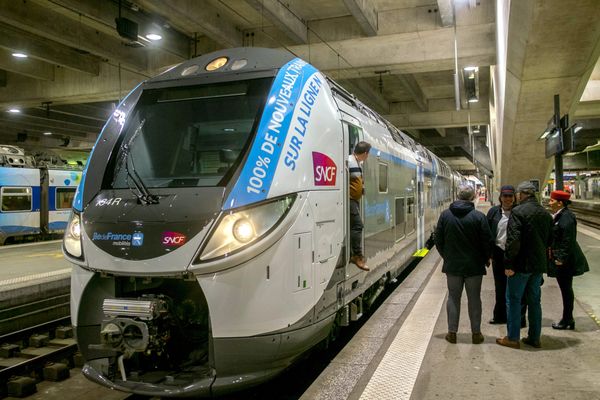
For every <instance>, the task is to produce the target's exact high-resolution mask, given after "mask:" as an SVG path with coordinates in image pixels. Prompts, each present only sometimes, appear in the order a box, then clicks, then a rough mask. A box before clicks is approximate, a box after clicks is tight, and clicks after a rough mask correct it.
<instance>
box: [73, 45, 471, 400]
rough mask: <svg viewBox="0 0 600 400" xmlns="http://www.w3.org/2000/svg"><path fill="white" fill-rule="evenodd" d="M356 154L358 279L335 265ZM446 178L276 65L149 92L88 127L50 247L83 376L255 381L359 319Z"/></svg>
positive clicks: (178, 80) (229, 65)
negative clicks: (64, 264) (56, 241)
mask: <svg viewBox="0 0 600 400" xmlns="http://www.w3.org/2000/svg"><path fill="white" fill-rule="evenodd" d="M361 140H364V141H367V142H369V143H370V144H371V145H372V149H371V151H370V156H369V158H368V160H367V161H366V162H365V163H364V168H363V170H364V177H365V188H366V190H365V196H364V197H363V200H362V201H361V207H362V214H363V220H364V225H365V228H364V232H363V236H364V247H363V248H364V252H365V256H366V259H367V264H368V266H369V267H370V271H369V272H365V271H362V270H360V269H358V268H357V267H356V266H355V265H354V264H351V263H349V259H350V254H349V251H350V250H349V237H350V235H349V231H350V227H349V217H348V215H349V208H348V207H349V206H348V198H349V188H348V182H349V180H348V169H347V164H346V160H347V158H348V156H349V154H352V150H353V148H354V145H355V144H356V143H357V142H358V141H361ZM461 180H462V177H461V176H460V175H459V174H457V173H456V172H453V171H452V170H451V169H450V168H449V167H448V165H447V164H445V163H444V162H443V161H442V160H440V159H438V158H436V157H435V156H434V155H433V154H432V153H431V152H429V151H428V150H427V149H425V148H424V147H422V146H421V145H420V144H418V143H416V142H415V141H413V139H411V138H410V137H408V136H407V135H405V134H404V133H402V132H401V131H399V130H398V129H396V128H395V127H393V126H392V125H391V124H389V123H388V122H387V121H385V120H384V119H382V118H381V117H380V116H379V115H378V114H376V113H375V112H373V111H372V110H370V109H369V108H368V107H366V106H365V105H364V104H362V103H361V102H360V101H358V100H357V99H356V98H355V97H354V96H352V95H351V94H349V93H348V92H347V91H346V90H344V89H343V88H342V87H340V86H339V85H338V84H336V83H335V82H333V81H332V80H330V79H329V78H327V77H326V76H324V75H323V74H322V73H320V72H319V71H318V70H316V69H315V68H314V67H313V66H312V65H310V64H308V63H306V62H305V61H303V60H301V59H299V58H296V57H294V56H293V55H291V54H289V53H287V52H284V51H279V50H273V49H259V48H239V49H227V50H222V51H217V52H215V53H211V54H207V55H204V56H201V57H198V58H195V59H192V60H189V61H186V62H184V63H182V64H180V65H178V66H176V67H174V68H172V69H171V70H169V71H167V72H165V73H163V74H161V75H159V76H158V77H155V78H153V79H149V80H148V81H146V82H144V83H142V84H140V85H139V86H138V87H136V88H135V89H134V90H133V91H132V92H131V93H130V94H129V95H128V96H127V97H126V98H125V99H124V100H123V102H122V103H121V104H120V105H119V107H118V108H117V109H116V111H115V112H114V114H113V115H112V117H111V119H110V120H109V121H108V122H107V124H106V125H105V127H104V129H103V131H102V133H101V135H100V137H99V138H98V141H97V142H96V144H95V147H94V149H93V151H92V153H91V155H90V158H89V161H88V164H87V166H86V170H85V171H84V177H83V178H82V182H81V184H80V186H79V188H78V191H77V194H76V196H75V200H74V206H73V214H72V217H71V220H70V222H69V226H68V227H67V231H66V232H65V237H64V244H63V251H64V254H65V256H66V258H67V259H68V260H70V261H71V262H72V263H73V264H74V265H73V273H72V281H71V290H72V293H71V318H72V323H73V326H74V329H75V333H76V338H77V342H78V345H79V348H80V350H81V352H82V354H83V356H84V358H85V360H86V363H85V366H84V368H83V372H84V374H85V375H86V376H87V377H88V378H89V379H91V380H93V381H95V382H98V383H100V384H102V385H105V386H108V387H110V388H114V389H118V390H122V391H126V392H133V393H138V394H140V395H150V396H164V397H179V396H181V397H188V396H201V397H202V396H203V397H208V396H213V395H220V394H223V393H227V392H231V391H235V390H240V389H243V388H246V387H249V386H252V385H256V384H258V383H260V382H264V381H266V380H268V379H270V378H272V377H273V376H275V375H276V374H278V373H279V372H281V371H282V370H283V369H285V368H286V367H288V366H289V365H290V364H291V363H292V362H293V361H294V360H296V359H297V358H298V357H299V356H300V355H302V354H303V353H305V352H306V351H307V350H309V349H311V348H312V347H313V346H315V345H316V344H318V343H320V342H321V341H323V340H325V339H327V338H328V337H331V336H332V335H334V334H335V333H336V331H337V329H338V327H339V326H344V325H348V324H349V323H350V321H352V320H356V319H357V318H360V316H361V315H362V311H363V309H364V308H365V307H367V306H368V305H370V304H371V303H372V302H373V299H374V298H375V297H377V295H379V294H380V293H381V290H382V288H383V287H384V285H385V284H386V283H387V282H389V281H391V280H393V279H394V278H395V277H396V276H398V275H399V274H400V273H401V272H402V270H403V269H404V268H405V266H406V265H407V264H408V262H409V261H410V260H411V259H412V257H413V254H414V253H415V251H417V250H419V249H422V248H424V247H425V246H426V242H427V239H428V238H429V236H430V234H431V232H432V228H433V227H434V224H435V222H436V221H437V217H438V215H439V213H440V211H441V210H442V209H443V208H445V207H446V206H447V205H448V204H449V203H450V202H451V200H452V199H453V197H454V194H455V188H456V186H457V184H458V183H459V182H460V181H461Z"/></svg>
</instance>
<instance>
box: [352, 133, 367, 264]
mask: <svg viewBox="0 0 600 400" xmlns="http://www.w3.org/2000/svg"><path fill="white" fill-rule="evenodd" d="M369 151H371V145H370V144H369V143H367V142H358V143H357V144H356V146H355V147H354V151H353V153H352V154H350V155H349V156H348V172H349V173H350V248H351V251H352V256H351V257H350V262H351V263H353V264H355V265H356V266H357V267H358V268H360V269H362V270H363V271H369V268H368V267H367V265H366V262H365V257H364V255H363V250H362V232H363V222H362V219H361V218H360V199H361V198H362V196H363V194H364V193H365V189H364V183H365V181H364V178H363V171H362V165H363V162H364V161H365V160H366V159H367V157H369Z"/></svg>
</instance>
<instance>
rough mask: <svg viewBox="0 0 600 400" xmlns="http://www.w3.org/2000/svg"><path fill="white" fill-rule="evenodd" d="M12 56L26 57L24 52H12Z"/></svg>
mask: <svg viewBox="0 0 600 400" xmlns="http://www.w3.org/2000/svg"><path fill="white" fill-rule="evenodd" d="M12 55H13V57H17V58H27V54H25V53H19V52H17V53H12Z"/></svg>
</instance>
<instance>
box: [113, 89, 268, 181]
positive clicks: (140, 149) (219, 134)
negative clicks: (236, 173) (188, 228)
mask: <svg viewBox="0 0 600 400" xmlns="http://www.w3.org/2000/svg"><path fill="white" fill-rule="evenodd" d="M272 80H273V79H272V78H262V79H253V80H247V81H236V82H226V83H216V84H211V85H198V86H184V87H169V88H161V89H151V90H146V91H144V93H143V94H142V96H141V98H140V100H139V102H138V104H137V105H136V107H135V109H134V110H133V112H132V115H131V116H130V117H129V118H128V121H127V123H126V125H125V133H124V136H123V140H122V142H121V143H120V146H119V152H118V153H117V156H116V159H115V162H114V164H113V165H114V169H112V171H108V172H109V173H112V175H113V176H112V178H111V179H108V182H112V188H113V189H123V188H128V187H131V181H132V180H138V179H139V180H141V181H142V183H143V185H144V186H145V187H147V188H160V187H194V186H224V185H226V184H227V181H228V179H229V178H230V177H231V175H232V173H233V170H234V169H235V167H236V166H237V165H238V164H239V162H240V160H241V159H242V158H243V152H244V150H245V149H246V148H247V146H248V145H249V143H250V141H251V139H252V137H253V135H254V130H255V129H256V128H255V126H256V125H257V121H258V119H259V118H260V115H259V113H260V112H261V111H262V109H263V107H264V104H265V101H266V97H267V95H268V93H269V89H270V86H271V83H272Z"/></svg>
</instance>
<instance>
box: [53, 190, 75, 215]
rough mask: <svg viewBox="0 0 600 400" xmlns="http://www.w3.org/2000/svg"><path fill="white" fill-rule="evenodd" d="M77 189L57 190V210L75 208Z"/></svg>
mask: <svg viewBox="0 0 600 400" xmlns="http://www.w3.org/2000/svg"><path fill="white" fill-rule="evenodd" d="M75 190H76V189H75V188H56V204H55V206H56V209H57V210H67V209H70V208H71V207H72V206H73V199H74V198H75Z"/></svg>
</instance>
